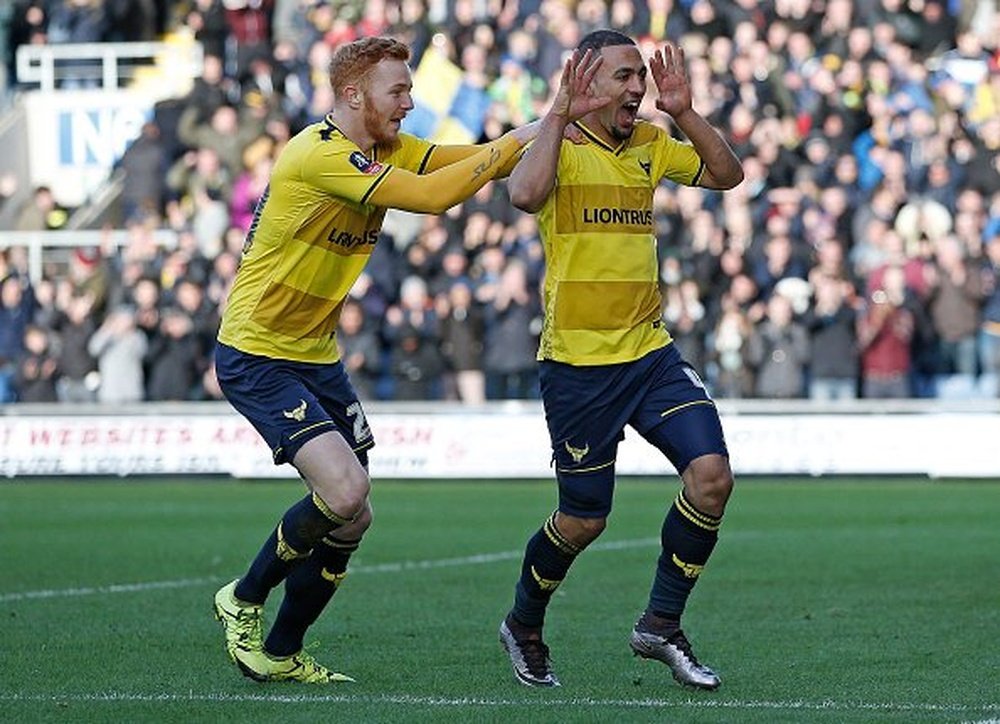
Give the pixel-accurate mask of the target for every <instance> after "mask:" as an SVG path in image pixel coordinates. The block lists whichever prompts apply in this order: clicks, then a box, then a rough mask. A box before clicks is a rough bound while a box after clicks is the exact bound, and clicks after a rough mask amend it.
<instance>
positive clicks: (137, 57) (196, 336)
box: [0, 0, 1000, 402]
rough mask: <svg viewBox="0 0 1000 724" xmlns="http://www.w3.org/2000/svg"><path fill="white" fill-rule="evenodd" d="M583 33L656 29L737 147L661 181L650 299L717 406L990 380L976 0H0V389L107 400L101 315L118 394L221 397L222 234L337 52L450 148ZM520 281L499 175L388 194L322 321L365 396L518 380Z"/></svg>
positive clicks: (990, 213) (945, 393) (984, 98)
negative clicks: (397, 84) (389, 76)
mask: <svg viewBox="0 0 1000 724" xmlns="http://www.w3.org/2000/svg"><path fill="white" fill-rule="evenodd" d="M602 26H608V27H614V28H617V29H621V30H623V31H625V32H628V33H630V34H632V35H633V36H635V37H637V38H639V39H640V42H641V44H642V45H643V46H644V47H645V48H647V49H648V48H651V47H653V45H655V44H656V43H657V42H659V41H662V40H664V39H667V38H669V39H672V40H676V41H679V42H680V44H681V45H682V46H683V47H684V49H685V52H686V54H687V59H688V63H689V68H690V74H691V76H692V80H693V84H694V88H695V91H696V94H697V97H696V99H695V103H696V105H697V107H698V108H699V110H700V111H701V112H702V113H704V114H706V115H707V116H708V117H709V118H710V119H711V120H712V122H713V123H714V124H715V125H717V126H718V127H721V128H723V129H725V131H726V133H727V136H728V139H729V141H730V143H731V144H732V145H733V147H734V149H735V150H736V151H737V153H738V154H739V156H740V157H741V159H742V160H743V162H744V166H745V170H746V176H747V178H746V181H745V182H744V183H743V184H742V185H741V186H740V187H739V188H738V189H736V190H735V191H733V192H730V193H728V194H726V195H724V196H723V195H720V194H717V193H714V192H708V191H702V190H698V189H682V188H677V187H674V186H672V185H670V184H667V183H664V184H663V185H662V186H661V187H660V188H659V189H658V193H657V195H656V199H655V219H656V231H657V240H658V245H659V247H660V252H661V258H662V270H661V271H662V273H661V279H662V283H663V289H664V295H663V296H664V310H663V314H664V318H665V319H666V321H667V323H668V328H669V329H671V330H672V332H673V334H674V336H675V338H676V340H677V343H678V345H679V346H680V347H681V349H682V351H683V353H684V355H685V356H686V357H687V358H688V359H689V360H690V361H691V362H692V363H694V365H695V366H696V367H698V368H699V369H701V370H703V371H704V373H705V374H704V376H705V378H706V381H707V383H708V384H709V386H710V387H711V389H712V391H713V393H714V394H715V395H716V396H717V397H725V398H756V397H767V398H813V399H824V400H828V399H839V398H856V397H859V396H863V397H872V398H876V397H929V398H948V399H973V398H983V397H996V396H997V395H998V382H997V380H998V376H1000V49H998V47H997V42H998V38H1000V10H998V7H997V4H996V3H995V2H992V1H988V0H979V1H975V0H941V1H938V0H925V1H924V2H920V3H911V2H905V1H901V0H875V2H873V3H870V4H859V3H852V2H850V1H849V0H825V1H824V2H818V3H817V2H810V1H809V0H776V1H775V2H746V1H745V0H717V1H716V2H708V1H707V0H676V2H675V1H674V0H611V1H610V2H605V0H578V2H562V1H561V0H521V1H520V2H513V1H512V0H454V2H444V0H433V1H431V2H428V3H425V2H424V0H382V1H379V2H366V3H360V2H357V3H355V2H325V1H322V0H192V1H190V2H188V1H174V2H166V1H164V2H153V0H143V1H133V2H122V1H120V0H16V1H15V2H13V3H7V4H5V5H4V6H3V9H2V10H0V37H2V43H0V50H2V51H3V53H4V60H5V63H4V64H3V70H4V76H3V77H5V79H6V80H5V82H6V84H7V87H6V88H5V89H4V93H3V100H2V102H0V108H2V109H3V111H2V115H0V148H3V149H4V151H3V154H0V229H4V230H5V231H3V232H0V248H2V251H0V279H2V288H0V292H2V294H0V365H2V371H0V400H3V401H8V402H12V401H17V400H20V401H24V402H28V401H42V400H44V399H48V398H49V397H52V396H54V397H55V398H56V399H59V400H63V401H71V400H79V399H98V398H100V399H105V393H106V392H107V390H106V389H105V391H104V393H102V392H101V387H102V380H101V377H100V374H99V372H98V370H99V367H100V366H101V365H100V360H99V359H98V358H99V357H100V355H99V354H97V355H96V356H95V351H94V349H92V348H91V346H90V345H89V344H88V343H89V341H90V340H91V339H92V337H93V335H95V334H97V333H98V331H99V330H103V334H104V336H107V335H108V334H111V332H115V333H118V334H120V335H131V334H132V331H134V330H138V331H139V332H140V333H141V336H142V337H143V338H144V342H145V347H146V349H147V350H153V351H154V352H147V353H146V355H144V356H141V359H140V364H139V372H138V374H139V375H141V380H140V389H141V390H142V393H141V394H142V397H143V398H144V399H147V400H152V399H157V400H162V399H184V400H208V399H217V398H218V397H219V393H218V389H217V386H216V385H215V384H214V381H213V377H212V362H211V351H212V346H211V340H212V338H213V334H214V325H215V324H216V323H217V320H218V316H219V310H220V307H221V305H224V304H225V298H226V292H227V289H228V286H229V284H230V283H231V281H232V278H233V275H234V273H235V269H236V266H237V262H238V259H239V253H240V249H241V245H242V241H243V234H244V232H245V231H246V228H247V227H248V224H249V220H250V218H251V216H252V210H253V207H254V204H255V203H256V201H257V199H259V198H260V195H261V193H262V192H263V189H264V185H265V184H266V180H267V176H268V171H269V169H270V164H271V162H272V161H273V159H274V158H275V155H276V153H277V152H278V151H279V150H280V148H281V147H282V144H283V143H285V142H286V141H287V139H288V138H289V137H290V136H291V135H292V134H294V133H295V132H296V131H298V130H299V129H300V128H302V127H303V126H304V125H305V124H307V123H309V122H312V121H314V120H316V119H318V118H320V117H321V116H322V115H323V113H325V111H326V110H327V109H328V107H329V105H330V101H331V98H330V92H329V87H328V85H327V84H326V74H325V64H326V63H327V61H328V60H329V57H330V53H331V51H332V50H333V48H335V47H336V46H337V45H338V44H339V43H342V42H345V41H349V40H351V39H354V38H356V37H360V36H366V35H374V34H383V33H388V34H392V35H394V36H397V37H399V38H400V39H402V40H404V41H406V42H408V43H409V44H410V45H411V46H412V48H413V49H414V58H413V67H414V68H415V70H416V73H415V78H416V88H415V96H416V99H417V108H415V109H414V111H413V112H412V113H411V115H410V117H409V118H408V119H407V127H408V129H409V130H412V131H413V132H416V133H419V134H421V135H427V136H430V137H433V138H436V139H440V140H442V141H444V142H447V141H448V140H459V141H476V140H481V139H488V138H494V137H496V136H498V135H499V134H500V133H502V132H503V131H504V130H505V129H506V128H507V127H509V126H510V125H511V124H519V123H523V122H525V121H529V120H531V119H533V118H535V117H537V116H538V115H539V114H540V112H541V111H542V110H543V109H544V107H545V105H546V102H547V99H548V96H549V92H550V88H551V79H552V77H553V75H554V74H555V73H556V72H557V71H558V69H559V67H560V64H561V61H562V58H563V57H564V55H565V53H567V52H568V51H569V50H570V49H571V48H573V47H574V45H575V44H576V42H577V40H578V39H579V37H581V36H582V34H584V33H586V32H588V31H589V30H591V29H593V28H596V27H602ZM428 78H431V79H433V82H430V83H428V82H427V79H428ZM95 99H96V100H95ZM88 104H91V105H88ZM82 108H93V110H92V111H84V110H80V109H82ZM67 109H68V110H67ZM644 110H646V111H647V112H648V111H650V110H652V109H651V108H645V109H644ZM653 115H655V114H651V115H650V117H653ZM51 119H56V120H51ZM655 122H662V120H658V121H655ZM46 123H48V124H49V125H46ZM46 129H51V133H49V135H48V136H45V137H44V139H43V140H39V135H40V133H42V132H48V131H47V130H46ZM33 132H34V134H35V135H34V136H32V133H33ZM74 134H75V135H74ZM53 139H55V140H53ZM81 139H82V140H81ZM57 153H58V154H63V155H62V156H58V157H56V156H53V155H52V154H57ZM46 154H48V155H46ZM74 154H75V155H74ZM49 159H55V160H54V161H50V160H49ZM60 159H63V160H65V159H68V162H67V165H66V166H65V167H57V163H60V162H62V161H60ZM74 161H75V162H76V163H75V165H74V164H73V162H74ZM87 164H89V165H87ZM80 169H85V171H81V170H80ZM101 229H119V230H120V231H114V232H112V231H103V232H102V231H101ZM543 273H544V260H543V259H542V254H541V247H540V243H539V241H538V238H537V232H536V227H535V224H534V220H533V219H532V218H531V217H529V216H526V215H522V214H520V213H518V212H516V210H514V209H513V208H512V207H511V206H510V204H509V202H508V200H507V198H506V192H505V190H504V187H503V184H502V183H501V184H492V185H490V186H488V187H486V188H485V189H484V190H483V191H482V192H481V193H479V194H477V196H476V197H475V198H473V199H471V200H470V201H469V202H467V203H465V204H463V205H461V206H460V207H457V208H454V209H452V210H450V211H449V212H448V213H447V214H445V215H443V216H442V217H439V218H430V217H428V218H423V217H413V216H410V215H406V214H390V216H389V217H388V218H387V220H386V224H385V233H384V238H383V239H382V240H381V243H380V244H379V245H378V247H377V253H376V255H375V257H374V258H373V260H372V263H371V265H370V266H369V268H368V272H367V273H366V274H365V275H364V276H363V277H362V279H361V280H360V281H359V284H358V285H357V287H356V288H355V290H354V291H353V292H352V297H353V300H354V302H355V304H353V305H352V313H351V314H350V315H347V314H345V315H344V316H345V320H346V319H347V318H348V317H349V318H350V322H349V323H350V324H351V325H352V327H351V329H349V330H344V332H343V340H342V341H343V343H344V345H345V360H346V361H347V364H348V367H349V368H350V369H351V370H352V376H353V377H354V378H355V379H356V380H358V381H359V382H361V381H362V380H363V384H364V385H365V387H366V392H367V394H369V395H370V396H371V397H372V398H375V399H385V400H388V399H413V398H418V399H419V398H431V399H447V400H463V401H466V402H478V401H480V400H481V399H482V398H483V397H486V398H488V399H503V398H518V397H520V398H532V397H534V396H536V394H537V389H536V387H537V380H536V379H535V378H534V365H533V364H532V359H531V352H530V350H531V349H532V347H533V345H534V340H535V339H536V337H537V333H538V324H539V318H540V306H539V305H540V299H539V295H538V291H537V290H538V288H539V281H540V278H541V275H542V274H543ZM420 280H422V283H421V281H420ZM511 310H513V311H511ZM414 312H419V313H417V314H415V313H414ZM512 314H513V315H514V317H516V319H518V320H520V321H519V322H518V323H516V324H511V323H509V321H508V319H509V318H510V317H511V315H512ZM123 318H128V319H129V320H130V322H129V323H123V322H121V320H122V319H123ZM414 319H419V320H420V322H419V325H417V324H416V323H415V322H414V321H413V320H414ZM418 326H419V329H418V328H417V327H418ZM109 328H111V329H109ZM102 351H103V350H102ZM165 359H169V360H170V363H169V364H164V362H163V360H165ZM168 372H169V373H170V374H167V373H168ZM50 383H51V384H50ZM103 384H104V386H105V387H107V385H108V381H107V379H105V380H104V383H103Z"/></svg>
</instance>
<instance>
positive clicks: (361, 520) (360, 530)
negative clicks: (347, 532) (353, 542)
mask: <svg viewBox="0 0 1000 724" xmlns="http://www.w3.org/2000/svg"><path fill="white" fill-rule="evenodd" d="M373 516H374V514H373V513H372V506H371V503H367V502H366V503H365V505H364V507H362V509H361V512H360V513H358V515H357V517H356V518H355V519H354V522H353V523H352V524H351V536H352V537H354V538H361V536H363V535H364V534H365V531H366V530H368V529H369V528H370V527H371V525H372V519H373Z"/></svg>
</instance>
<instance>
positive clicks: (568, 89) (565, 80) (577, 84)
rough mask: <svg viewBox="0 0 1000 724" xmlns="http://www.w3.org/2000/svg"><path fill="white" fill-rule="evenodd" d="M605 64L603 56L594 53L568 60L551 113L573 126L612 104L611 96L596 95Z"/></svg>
mask: <svg viewBox="0 0 1000 724" xmlns="http://www.w3.org/2000/svg"><path fill="white" fill-rule="evenodd" d="M603 62H604V59H603V58H602V57H601V56H600V54H595V53H594V52H593V51H592V50H588V51H587V52H585V53H584V54H583V55H582V56H581V55H580V54H579V53H576V52H574V53H573V55H572V56H570V57H569V58H567V59H566V63H565V64H564V65H563V72H562V77H561V78H560V79H559V90H558V91H556V97H555V99H554V100H553V101H552V108H551V110H550V113H553V114H554V115H557V116H561V117H562V118H564V119H566V122H567V123H572V122H573V121H577V120H579V119H581V118H583V117H584V116H585V115H587V114H588V113H590V112H591V111H596V110H597V109H598V108H602V107H604V106H606V105H607V104H608V103H610V102H611V96H599V95H596V94H595V93H594V92H593V82H594V76H595V75H596V74H597V69H598V68H600V67H601V63H603Z"/></svg>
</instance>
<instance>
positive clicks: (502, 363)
mask: <svg viewBox="0 0 1000 724" xmlns="http://www.w3.org/2000/svg"><path fill="white" fill-rule="evenodd" d="M481 291H482V289H481ZM483 301H485V302H486V304H485V310H484V320H485V324H486V331H485V335H484V352H483V369H484V371H485V373H486V398H487V399H490V400H504V399H510V400H523V399H533V398H537V397H538V389H537V387H538V365H537V363H536V362H535V352H536V350H537V346H538V334H539V333H540V332H541V307H540V303H539V299H538V295H537V293H535V292H533V291H532V290H531V289H529V288H528V280H527V275H526V273H525V266H524V263H523V262H522V261H520V260H519V259H511V260H509V261H508V262H507V264H506V266H505V267H504V268H503V271H502V272H501V274H500V277H499V279H498V280H497V282H496V283H495V284H494V285H492V287H491V288H490V289H489V290H488V291H486V293H485V294H484V297H483Z"/></svg>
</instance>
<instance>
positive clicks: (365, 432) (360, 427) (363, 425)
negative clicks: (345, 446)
mask: <svg viewBox="0 0 1000 724" xmlns="http://www.w3.org/2000/svg"><path fill="white" fill-rule="evenodd" d="M347 416H348V417H353V418H354V441H355V442H361V441H362V440H367V439H368V438H370V437H371V436H372V431H371V428H370V427H368V420H366V419H365V411H364V410H362V409H361V403H360V402H352V403H351V404H350V405H348V406H347Z"/></svg>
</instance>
